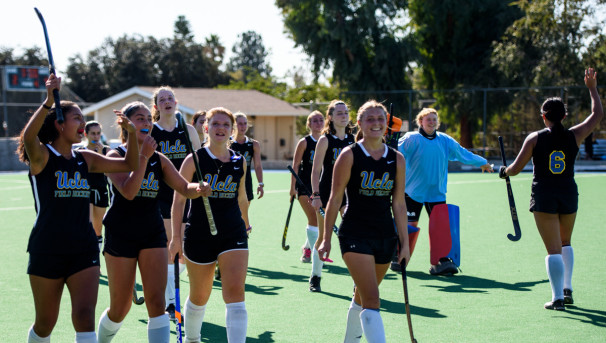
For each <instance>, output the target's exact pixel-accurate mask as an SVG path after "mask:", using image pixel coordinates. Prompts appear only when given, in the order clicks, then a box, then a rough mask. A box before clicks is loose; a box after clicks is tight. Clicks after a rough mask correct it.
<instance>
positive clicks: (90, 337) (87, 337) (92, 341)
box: [76, 331, 97, 343]
mask: <svg viewBox="0 0 606 343" xmlns="http://www.w3.org/2000/svg"><path fill="white" fill-rule="evenodd" d="M76 343H97V336H96V335H95V332H94V331H89V332H76Z"/></svg>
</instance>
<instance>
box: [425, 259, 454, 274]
mask: <svg viewBox="0 0 606 343" xmlns="http://www.w3.org/2000/svg"><path fill="white" fill-rule="evenodd" d="M458 272H459V269H458V268H457V265H456V264H454V262H452V260H451V259H449V258H441V259H440V262H438V264H437V265H435V266H431V268H429V274H431V275H454V274H456V273H458Z"/></svg>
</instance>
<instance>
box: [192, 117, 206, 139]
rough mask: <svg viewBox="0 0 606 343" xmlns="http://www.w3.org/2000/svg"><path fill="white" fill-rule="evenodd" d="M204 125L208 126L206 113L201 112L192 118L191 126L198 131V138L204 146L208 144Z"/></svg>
mask: <svg viewBox="0 0 606 343" xmlns="http://www.w3.org/2000/svg"><path fill="white" fill-rule="evenodd" d="M204 124H206V111H204V110H200V111H198V112H196V113H194V116H193V117H192V118H191V125H192V126H193V127H194V129H196V132H197V133H198V138H199V139H200V145H201V146H204V143H206V136H205V134H204V130H205V128H204Z"/></svg>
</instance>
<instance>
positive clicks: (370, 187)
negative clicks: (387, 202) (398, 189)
mask: <svg viewBox="0 0 606 343" xmlns="http://www.w3.org/2000/svg"><path fill="white" fill-rule="evenodd" d="M360 176H361V177H362V181H361V182H360V194H362V195H366V196H372V195H377V196H386V195H389V194H391V190H392V189H393V180H390V179H389V172H385V173H383V176H382V177H381V178H375V172H374V171H371V172H370V173H369V172H368V171H366V170H365V171H363V172H361V173H360Z"/></svg>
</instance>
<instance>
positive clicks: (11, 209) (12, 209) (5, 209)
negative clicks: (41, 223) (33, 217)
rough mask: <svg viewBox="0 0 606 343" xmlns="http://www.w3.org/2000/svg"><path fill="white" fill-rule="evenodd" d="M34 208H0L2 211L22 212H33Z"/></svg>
mask: <svg viewBox="0 0 606 343" xmlns="http://www.w3.org/2000/svg"><path fill="white" fill-rule="evenodd" d="M33 209H34V206H24V207H4V208H0V211H21V210H33Z"/></svg>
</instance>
